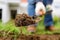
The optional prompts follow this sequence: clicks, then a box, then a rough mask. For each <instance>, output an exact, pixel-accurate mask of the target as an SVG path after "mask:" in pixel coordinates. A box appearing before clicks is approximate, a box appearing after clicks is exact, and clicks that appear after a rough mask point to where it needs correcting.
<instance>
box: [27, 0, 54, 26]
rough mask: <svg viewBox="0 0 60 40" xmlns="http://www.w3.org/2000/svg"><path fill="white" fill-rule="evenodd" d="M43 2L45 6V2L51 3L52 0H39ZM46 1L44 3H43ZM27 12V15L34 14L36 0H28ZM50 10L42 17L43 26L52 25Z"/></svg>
mask: <svg viewBox="0 0 60 40" xmlns="http://www.w3.org/2000/svg"><path fill="white" fill-rule="evenodd" d="M39 1H41V2H43V4H44V5H45V6H46V5H47V4H52V0H49V1H48V0H43V1H42V0H39ZM45 2H46V3H45ZM28 3H29V4H28V14H29V16H34V15H35V7H36V2H35V0H28ZM51 13H52V12H50V13H46V14H45V18H44V24H45V26H51V25H53V19H52V14H51Z"/></svg>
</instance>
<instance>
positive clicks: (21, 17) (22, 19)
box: [15, 14, 35, 27]
mask: <svg viewBox="0 0 60 40" xmlns="http://www.w3.org/2000/svg"><path fill="white" fill-rule="evenodd" d="M31 24H35V21H34V18H33V17H31V16H29V15H27V14H17V15H16V18H15V25H16V26H17V27H18V26H19V27H20V26H28V25H31Z"/></svg>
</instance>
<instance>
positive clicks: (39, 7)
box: [35, 2, 46, 16]
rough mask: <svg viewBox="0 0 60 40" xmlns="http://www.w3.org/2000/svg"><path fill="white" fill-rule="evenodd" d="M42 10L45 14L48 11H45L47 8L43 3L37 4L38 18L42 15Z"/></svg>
mask: <svg viewBox="0 0 60 40" xmlns="http://www.w3.org/2000/svg"><path fill="white" fill-rule="evenodd" d="M41 9H42V10H43V11H44V13H45V12H46V9H45V6H44V5H43V3H42V2H37V4H36V9H35V13H36V15H37V16H38V15H40V14H39V11H40V10H41Z"/></svg>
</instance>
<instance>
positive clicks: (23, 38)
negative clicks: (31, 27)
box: [0, 35, 60, 40]
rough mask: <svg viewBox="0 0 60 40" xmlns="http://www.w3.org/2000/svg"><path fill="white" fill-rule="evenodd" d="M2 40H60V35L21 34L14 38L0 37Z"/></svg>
mask: <svg viewBox="0 0 60 40" xmlns="http://www.w3.org/2000/svg"><path fill="white" fill-rule="evenodd" d="M0 40H60V35H19V36H18V37H16V39H14V37H13V36H11V35H10V36H8V37H7V38H5V39H4V37H0Z"/></svg>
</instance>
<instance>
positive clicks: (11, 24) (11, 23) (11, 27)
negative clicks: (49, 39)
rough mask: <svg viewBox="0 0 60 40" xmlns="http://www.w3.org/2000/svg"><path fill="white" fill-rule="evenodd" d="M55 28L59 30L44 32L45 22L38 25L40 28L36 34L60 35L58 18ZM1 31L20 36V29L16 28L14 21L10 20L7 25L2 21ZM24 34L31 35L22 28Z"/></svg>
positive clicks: (55, 21) (55, 20) (0, 24)
mask: <svg viewBox="0 0 60 40" xmlns="http://www.w3.org/2000/svg"><path fill="white" fill-rule="evenodd" d="M54 26H55V28H56V29H58V30H55V31H53V32H50V31H45V30H44V28H45V27H44V22H43V20H42V21H40V22H39V23H38V26H37V32H36V34H53V33H60V30H59V29H60V20H59V19H58V18H57V19H56V18H55V19H54ZM0 30H4V31H8V33H9V32H14V33H15V34H20V32H21V31H20V30H19V27H16V26H15V24H14V21H13V20H10V21H9V22H8V23H6V24H2V21H1V20H0ZM22 33H23V34H30V33H28V32H27V30H26V27H22Z"/></svg>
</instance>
